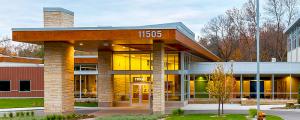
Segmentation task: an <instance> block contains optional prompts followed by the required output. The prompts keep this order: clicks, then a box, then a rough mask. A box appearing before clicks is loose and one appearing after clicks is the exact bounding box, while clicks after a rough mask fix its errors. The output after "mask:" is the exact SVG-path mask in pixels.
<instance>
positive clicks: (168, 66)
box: [113, 53, 179, 70]
mask: <svg viewBox="0 0 300 120" xmlns="http://www.w3.org/2000/svg"><path fill="white" fill-rule="evenodd" d="M152 62H153V60H152V54H151V53H130V54H129V53H114V54H113V70H152V68H153V66H152ZM164 66H165V70H179V55H178V53H167V54H165V56H164Z"/></svg>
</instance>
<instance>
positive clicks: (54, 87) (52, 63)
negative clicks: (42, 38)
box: [44, 42, 74, 114]
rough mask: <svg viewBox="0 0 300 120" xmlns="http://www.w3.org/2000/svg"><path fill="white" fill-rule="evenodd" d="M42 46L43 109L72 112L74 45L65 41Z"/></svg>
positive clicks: (48, 111) (53, 111)
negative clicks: (43, 52)
mask: <svg viewBox="0 0 300 120" xmlns="http://www.w3.org/2000/svg"><path fill="white" fill-rule="evenodd" d="M44 46H45V48H44V50H45V57H44V84H45V85H44V105H45V110H44V111H45V113H50V114H52V113H70V112H74V47H73V45H71V44H69V43H65V42H45V43H44Z"/></svg>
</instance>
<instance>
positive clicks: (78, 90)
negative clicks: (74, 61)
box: [74, 75, 97, 98]
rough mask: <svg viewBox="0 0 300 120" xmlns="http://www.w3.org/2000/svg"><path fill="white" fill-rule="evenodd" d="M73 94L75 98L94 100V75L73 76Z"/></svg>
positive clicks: (95, 92)
mask: <svg viewBox="0 0 300 120" xmlns="http://www.w3.org/2000/svg"><path fill="white" fill-rule="evenodd" d="M74 92H75V97H76V98H96V96H97V80H96V75H75V77H74Z"/></svg>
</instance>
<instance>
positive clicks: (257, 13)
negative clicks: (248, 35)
mask: <svg viewBox="0 0 300 120" xmlns="http://www.w3.org/2000/svg"><path fill="white" fill-rule="evenodd" d="M259 62H260V60H259V0H256V67H257V73H256V105H257V118H258V112H259V111H260V75H259V74H260V73H259V72H260V71H259Z"/></svg>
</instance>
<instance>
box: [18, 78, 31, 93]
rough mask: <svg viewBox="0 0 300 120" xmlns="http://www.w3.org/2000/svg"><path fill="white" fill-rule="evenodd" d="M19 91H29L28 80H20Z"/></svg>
mask: <svg viewBox="0 0 300 120" xmlns="http://www.w3.org/2000/svg"><path fill="white" fill-rule="evenodd" d="M20 91H22V92H28V91H30V81H29V80H20Z"/></svg>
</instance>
